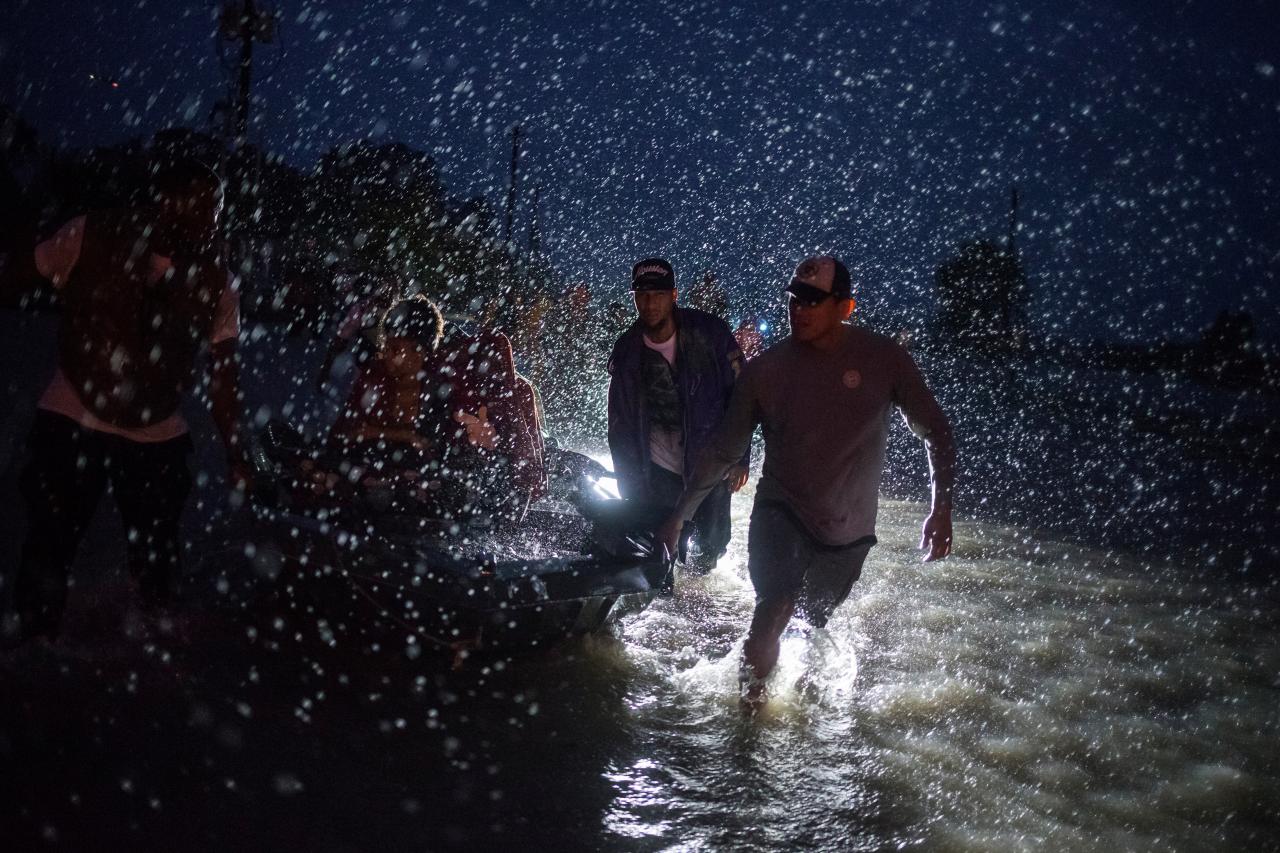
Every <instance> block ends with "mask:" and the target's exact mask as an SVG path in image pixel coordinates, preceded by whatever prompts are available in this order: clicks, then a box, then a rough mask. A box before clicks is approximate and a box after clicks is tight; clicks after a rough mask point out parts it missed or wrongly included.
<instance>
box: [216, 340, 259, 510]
mask: <svg viewBox="0 0 1280 853" xmlns="http://www.w3.org/2000/svg"><path fill="white" fill-rule="evenodd" d="M209 357H210V365H209V408H210V411H211V413H212V414H213V422H214V424H215V425H216V426H217V427H218V434H219V435H220V436H222V446H223V447H224V448H225V449H226V452H227V474H228V478H229V480H230V482H231V486H232V488H234V489H238V490H243V489H246V488H248V487H249V486H250V485H251V484H252V468H251V466H250V465H249V459H248V455H247V450H248V448H247V446H246V443H245V441H244V433H243V432H242V431H241V428H240V363H239V358H238V357H237V355H236V339H235V338H230V339H228V340H225V341H219V342H217V343H215V344H213V346H212V347H211V348H210V353H209Z"/></svg>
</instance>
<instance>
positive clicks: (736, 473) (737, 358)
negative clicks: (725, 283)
mask: <svg viewBox="0 0 1280 853" xmlns="http://www.w3.org/2000/svg"><path fill="white" fill-rule="evenodd" d="M720 339H721V341H722V344H721V347H722V349H723V352H722V353H721V361H720V370H721V371H722V372H723V382H724V387H725V388H726V389H727V391H728V397H727V398H726V400H725V408H726V409H727V408H728V405H729V403H728V400H729V399H731V398H732V396H733V388H734V385H735V383H736V382H737V381H738V376H739V375H741V373H742V366H743V365H744V364H745V363H746V360H745V359H744V358H743V355H742V350H741V348H739V347H738V339H737V338H736V337H734V334H733V330H731V329H730V328H729V324H728V323H725V324H723V328H722V329H721V335H720ZM750 473H751V442H750V441H748V442H747V448H746V450H744V451H743V452H742V458H741V459H739V460H738V461H737V463H736V464H734V465H732V466H730V467H729V470H728V471H727V472H726V473H725V478H724V479H725V481H726V482H727V483H728V484H729V491H730V492H735V493H736V492H738V491H739V490H741V489H742V487H743V486H745V485H746V484H747V477H748V476H750Z"/></svg>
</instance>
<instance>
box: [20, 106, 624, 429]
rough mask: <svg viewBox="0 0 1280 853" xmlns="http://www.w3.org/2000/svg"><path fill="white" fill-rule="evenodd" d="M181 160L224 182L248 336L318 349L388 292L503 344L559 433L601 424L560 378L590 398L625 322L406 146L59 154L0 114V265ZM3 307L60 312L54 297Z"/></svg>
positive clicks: (192, 145)
mask: <svg viewBox="0 0 1280 853" xmlns="http://www.w3.org/2000/svg"><path fill="white" fill-rule="evenodd" d="M176 157H193V158H195V159H198V160H201V161H203V162H205V163H207V164H209V165H210V166H212V167H214V168H215V169H216V170H217V171H218V173H219V174H220V175H221V176H222V177H223V179H224V181H225V182H226V190H227V193H226V210H225V216H224V224H225V236H226V238H227V247H228V254H229V256H230V261H231V263H232V268H233V269H234V270H235V271H237V272H238V273H239V275H240V278H241V304H242V311H243V316H244V318H245V320H246V322H248V323H255V324H266V325H269V326H271V327H272V328H276V329H282V330H283V331H284V332H285V333H287V334H290V335H295V336H298V335H305V336H314V337H324V336H325V335H326V334H327V333H328V332H329V331H330V330H331V329H332V328H333V324H334V323H335V322H336V321H337V320H338V319H339V318H340V317H341V316H342V314H343V313H344V311H345V310H346V308H347V307H348V306H349V305H350V304H352V303H353V302H354V301H356V300H359V299H361V298H363V297H365V296H367V294H368V288H369V286H370V285H369V282H372V281H387V280H391V281H394V282H395V283H396V286H397V288H398V289H400V291H401V292H402V293H405V294H412V293H421V294H424V295H426V296H428V297H430V298H431V299H433V300H435V301H437V302H438V303H439V304H440V306H441V308H442V309H443V310H444V311H445V312H446V314H447V315H450V316H453V317H456V318H458V319H460V320H464V321H465V320H482V321H483V322H485V323H486V324H488V325H491V326H494V327H497V328H499V329H501V330H503V331H505V332H507V334H508V335H509V336H510V337H511V338H512V341H513V344H514V346H515V349H516V353H517V358H518V360H519V362H520V367H521V369H522V371H524V372H526V373H527V374H528V375H529V376H530V378H531V379H533V380H534V381H535V383H536V384H538V385H539V387H540V388H541V390H542V392H543V394H544V397H545V398H547V402H548V412H547V414H548V419H549V421H550V423H551V424H552V426H560V427H561V428H562V429H564V430H566V431H570V432H576V431H578V429H584V428H589V427H590V426H591V425H592V423H593V422H594V420H596V419H597V418H596V417H595V414H594V408H593V405H592V404H593V403H595V402H599V401H594V400H591V401H588V400H584V399H582V394H581V393H580V392H574V391H573V389H569V388H559V387H558V385H557V382H556V378H557V377H566V376H575V377H579V378H583V377H584V374H596V373H598V374H599V376H598V377H596V378H598V379H599V380H600V381H599V382H597V383H594V385H602V384H603V361H604V352H603V351H604V350H605V348H606V346H607V344H608V342H609V341H610V340H611V338H612V335H614V334H616V333H617V331H618V330H617V329H616V328H614V326H615V325H616V324H615V323H610V322H609V321H608V320H606V319H605V318H604V317H603V316H602V315H601V312H599V311H597V310H595V307H594V305H593V303H592V294H591V292H590V289H589V288H588V287H586V286H585V285H583V284H576V285H573V286H570V284H569V283H568V282H566V281H565V279H564V278H563V276H562V275H560V274H559V272H558V271H557V270H556V269H555V268H554V266H553V265H552V264H551V263H550V262H549V261H548V259H547V258H546V257H545V256H544V255H542V254H541V253H540V252H538V251H537V250H536V248H535V249H534V250H532V251H531V250H529V249H528V248H525V247H517V246H515V245H512V244H509V243H507V242H505V241H503V240H501V239H500V238H499V236H498V235H497V233H496V232H497V218H498V217H497V213H496V211H495V209H494V207H493V205H492V204H490V202H489V201H488V200H487V199H485V198H484V197H483V196H481V195H477V194H468V193H466V192H461V193H460V192H457V191H455V190H453V189H451V188H450V187H448V186H446V184H445V181H444V180H443V178H442V176H441V173H440V169H439V167H438V165H437V163H436V162H435V160H434V158H432V157H431V155H430V154H428V153H426V152H424V151H421V150H417V149H415V148H412V147H410V146H408V145H405V144H403V143H399V142H388V143H376V144H375V143H372V142H368V141H357V142H353V143H350V144H345V145H340V146H336V147H334V148H332V149H331V150H330V151H328V152H327V153H326V154H325V155H324V156H323V157H322V158H321V159H320V161H319V163H318V164H317V165H316V167H315V168H314V169H311V170H303V169H299V168H297V167H295V166H293V165H291V164H289V163H287V162H285V161H284V159H283V158H281V157H279V156H277V155H274V154H272V153H269V152H265V151H262V150H260V149H257V148H255V147H253V146H251V145H247V146H245V147H243V148H241V149H239V150H234V149H233V148H232V147H231V146H229V145H228V144H227V143H226V142H225V141H224V140H223V139H221V138H219V137H216V136H213V135H210V134H207V133H204V132H201V131H198V130H193V129H190V128H185V127H173V128H168V129H165V130H161V131H159V132H157V133H156V134H155V135H154V136H152V137H151V138H150V139H147V140H144V139H133V140H130V141H127V142H124V143H121V144H118V145H112V146H104V147H97V148H93V149H89V150H76V149H59V148H54V147H52V146H49V145H46V144H44V143H43V142H42V140H41V138H40V135H39V133H38V132H37V130H36V129H35V128H33V127H32V126H31V125H30V124H28V123H27V122H26V121H24V120H23V118H22V117H21V116H20V115H19V114H17V113H16V112H15V111H14V110H12V109H10V108H8V107H5V106H3V105H0V235H2V236H0V243H2V245H0V251H3V252H5V253H12V252H29V251H30V250H31V248H32V247H33V246H34V245H35V244H36V242H38V240H39V239H41V238H43V237H45V236H47V235H48V234H50V233H51V232H52V231H53V230H55V229H56V228H57V227H58V226H59V225H60V224H62V223H63V222H65V221H67V220H68V219H70V218H71V217H73V216H76V215H79V214H82V213H84V212H86V211H89V210H94V209H101V208H107V207H113V206H119V205H124V204H130V203H136V202H139V201H141V200H142V197H143V194H144V192H145V188H146V186H147V176H148V172H149V170H150V169H152V168H154V166H155V165H156V164H157V163H160V162H164V161H166V160H171V159H173V158H176ZM4 300H5V305H6V306H7V307H9V308H24V309H34V310H44V309H53V310H56V309H57V303H56V298H55V297H54V296H53V295H52V293H51V292H49V291H47V290H45V291H37V292H35V293H31V292H20V293H19V292H12V291H11V292H9V293H6V294H5V295H4ZM629 319H630V318H627V320H628V322H629ZM552 403H554V404H555V405H551V404H552ZM571 427H577V429H571Z"/></svg>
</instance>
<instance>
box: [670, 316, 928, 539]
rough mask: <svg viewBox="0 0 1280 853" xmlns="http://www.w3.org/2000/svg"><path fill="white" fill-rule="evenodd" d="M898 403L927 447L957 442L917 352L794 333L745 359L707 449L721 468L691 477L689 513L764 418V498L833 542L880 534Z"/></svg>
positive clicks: (853, 333) (886, 343) (859, 337)
mask: <svg viewBox="0 0 1280 853" xmlns="http://www.w3.org/2000/svg"><path fill="white" fill-rule="evenodd" d="M894 408H897V409H899V410H900V411H901V412H902V415H903V418H904V419H905V420H906V422H907V425H908V426H909V427H910V428H911V431H912V432H914V433H915V434H916V435H917V436H919V437H920V438H922V439H924V440H925V442H926V443H927V444H932V442H934V441H938V442H941V443H945V444H946V446H947V447H948V448H949V447H950V435H951V430H950V426H949V425H948V423H947V419H946V416H945V415H943V413H942V409H940V408H939V407H938V403H937V401H936V400H934V398H933V394H932V393H930V391H929V389H928V387H927V386H926V385H925V383H924V379H923V377H921V375H920V371H919V369H918V368H917V367H916V364H915V362H914V361H913V360H912V358H911V355H910V354H909V353H908V352H907V351H906V350H905V349H903V348H902V347H901V346H900V345H898V344H897V343H895V342H894V341H892V340H891V339H889V338H887V337H885V336H883V335H879V334H876V333H875V332H871V331H868V330H866V329H862V328H859V327H856V326H846V327H845V332H844V340H843V341H842V342H841V345H840V346H839V348H838V349H836V350H835V351H834V352H830V353H824V352H820V351H819V350H816V349H814V348H812V347H810V346H807V345H805V344H801V343H797V342H796V341H794V340H793V339H792V338H787V339H786V340H784V341H782V342H781V343H779V344H777V345H775V346H773V347H770V348H769V349H768V350H766V351H765V352H764V353H763V354H761V355H760V356H759V357H758V358H756V359H753V360H752V361H749V362H747V365H746V367H745V368H744V369H743V371H742V375H741V376H740V377H738V382H737V384H736V385H735V386H734V389H733V396H732V397H731V398H730V400H729V408H728V410H727V411H726V413H725V418H724V420H723V421H722V422H721V424H720V427H719V429H718V430H717V432H716V436H715V439H714V440H713V442H712V444H711V445H710V446H709V447H708V448H707V450H706V453H707V454H710V456H711V458H713V459H714V460H715V463H716V465H715V467H716V468H717V469H719V473H718V474H716V475H715V476H714V477H710V476H709V477H704V478H702V479H700V480H699V481H697V482H693V483H690V484H689V488H688V493H687V498H686V502H685V506H686V507H687V508H688V511H687V512H686V520H687V519H688V518H689V517H691V516H692V512H693V509H695V508H696V507H697V505H698V503H699V502H700V501H701V499H702V498H703V497H705V496H706V494H707V493H708V492H709V491H710V490H711V489H712V488H713V487H714V486H715V484H716V483H717V482H719V480H720V479H721V478H722V477H723V476H724V471H725V470H727V469H728V467H729V465H732V464H733V463H734V462H737V461H738V460H740V459H741V458H742V454H743V452H745V451H746V449H747V447H748V446H749V445H750V443H751V434H752V432H754V430H755V427H756V425H757V424H760V425H761V426H762V428H763V431H764V471H763V474H762V476H761V479H760V483H759V485H758V487H757V489H756V500H757V501H781V502H782V503H784V504H786V505H787V506H788V507H790V508H791V510H792V511H793V512H794V513H795V514H796V516H797V517H798V518H799V519H800V521H801V522H803V523H804V525H805V527H807V528H808V530H809V532H810V533H811V534H813V536H814V537H815V538H816V539H818V541H820V542H823V543H825V544H828V545H847V544H849V543H851V542H854V541H856V540H858V539H861V538H863V537H864V536H868V535H871V534H874V533H875V525H876V509H877V505H878V499H879V493H880V477H881V474H882V473H883V471H884V458H885V444H886V442H887V440H888V434H889V416H890V414H891V412H892V410H893V409H894ZM700 467H701V466H700ZM703 470H705V469H703ZM948 485H949V484H948Z"/></svg>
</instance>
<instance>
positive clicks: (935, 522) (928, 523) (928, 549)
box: [920, 509, 951, 563]
mask: <svg viewBox="0 0 1280 853" xmlns="http://www.w3.org/2000/svg"><path fill="white" fill-rule="evenodd" d="M920 550H922V551H924V552H925V557H924V561H925V562H926V563H931V562H933V561H934V560H941V559H943V558H944V557H946V556H947V555H948V554H950V553H951V510H950V509H936V510H934V511H933V512H931V513H929V517H928V518H926V519H925V520H924V529H923V531H922V532H921V535H920Z"/></svg>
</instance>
